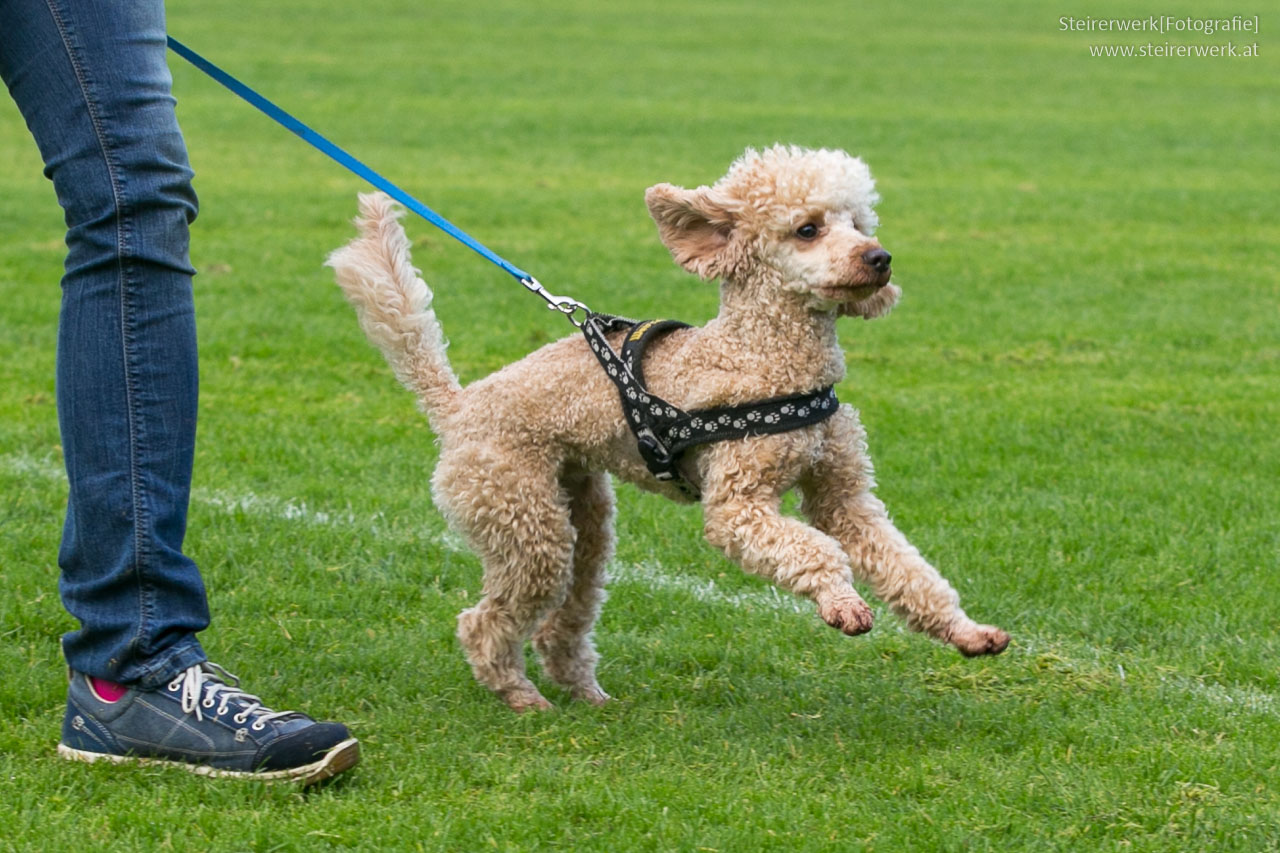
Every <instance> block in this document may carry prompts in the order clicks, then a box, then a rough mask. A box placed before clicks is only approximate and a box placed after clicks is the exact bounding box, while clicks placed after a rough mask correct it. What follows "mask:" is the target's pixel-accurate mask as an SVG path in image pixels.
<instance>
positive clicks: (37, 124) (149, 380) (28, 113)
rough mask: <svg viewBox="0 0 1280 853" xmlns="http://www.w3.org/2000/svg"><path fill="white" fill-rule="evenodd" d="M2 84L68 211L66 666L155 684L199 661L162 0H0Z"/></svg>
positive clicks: (183, 287)
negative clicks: (186, 547) (69, 625)
mask: <svg viewBox="0 0 1280 853" xmlns="http://www.w3.org/2000/svg"><path fill="white" fill-rule="evenodd" d="M0 76H3V78H4V82H5V84H6V85H7V86H8V87H9V91H10V93H11V94H12V95H13V98H14V100H15V101H17V103H18V107H19V108H20V110H21V111H22V114H23V117H24V118H25V119H26V122H27V126H28V127H29V128H30V130H31V133H32V135H33V136H34V137H35V140H36V143H37V145H39V148H40V154H41V156H42V157H43V159H44V163H45V175H46V176H47V177H49V178H50V179H52V181H53V186H54V190H55V191H56V193H57V196H58V202H59V203H60V204H61V205H62V207H63V210H64V211H65V213H66V223H67V238H66V239H67V249H68V254H67V260H66V267H65V275H64V276H63V278H62V310H61V315H60V319H59V325H58V361H57V400H58V423H59V427H60V428H61V432H62V447H63V453H64V456H65V459H66V467H67V477H68V480H69V483H70V496H69V499H68V503H67V517H66V525H65V528H64V530H63V539H62V547H61V549H60V550H59V554H58V564H59V566H60V567H61V569H62V571H61V577H60V581H59V589H60V591H61V594H62V600H63V603H64V605H65V606H66V608H67V610H68V611H69V612H70V613H71V614H72V615H73V616H74V617H75V618H76V619H77V620H78V621H79V623H80V629H79V630H77V631H73V632H71V633H69V634H67V635H66V636H65V637H64V638H63V647H64V650H65V653H66V656H67V661H68V663H69V664H70V665H71V667H72V668H73V669H75V670H78V671H80V672H84V673H86V674H88V675H94V676H97V677H99V678H105V679H109V680H112V681H118V682H122V683H127V684H134V685H138V686H141V687H144V688H150V687H155V686H158V685H159V684H161V683H163V682H165V681H167V680H169V679H170V678H171V677H172V676H173V675H174V674H175V673H177V672H178V671H180V670H182V669H185V668H186V667H188V666H191V665H193V664H196V663H200V662H201V661H203V660H205V655H204V651H203V650H202V649H201V648H200V644H199V642H198V641H197V640H196V638H195V633H196V632H197V631H200V630H202V629H204V628H205V627H207V626H208V624H209V612H208V605H207V602H206V599H205V590H204V584H203V582H202V581H201V579H200V573H199V571H198V570H197V569H196V566H195V564H194V563H192V561H191V560H189V559H188V558H187V557H186V556H184V554H183V552H182V540H183V536H184V535H185V533H186V521H187V501H188V496H189V492H190V486H191V467H192V461H193V448H194V444H195V430H196V394H197V390H196V389H197V379H196V337H195V315H194V307H193V301H192V293H191V277H192V276H193V275H194V274H195V271H194V270H193V269H192V268H191V263H190V260H189V257H188V252H187V246H188V225H189V224H190V222H191V221H192V220H193V219H194V218H195V215H196V197H195V193H194V192H193V190H192V188H191V168H190V166H189V165H188V162H187V152H186V146H185V145H184V143H183V140H182V134H181V132H180V131H179V129H178V123H177V119H176V117H175V114H174V100H173V97H172V95H171V94H170V84H171V78H170V76H169V69H168V66H167V65H166V44H165V21H164V4H163V0H0Z"/></svg>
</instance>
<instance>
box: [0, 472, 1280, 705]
mask: <svg viewBox="0 0 1280 853" xmlns="http://www.w3.org/2000/svg"><path fill="white" fill-rule="evenodd" d="M0 469H4V470H6V471H8V472H10V473H12V474H18V475H25V476H34V477H38V478H40V479H42V480H62V479H64V478H65V473H64V472H63V469H62V466H61V465H60V464H59V463H58V462H56V461H54V460H53V459H50V458H47V457H46V458H43V459H42V458H38V457H35V456H31V455H27V454H17V453H10V454H2V455H0ZM191 497H192V500H194V501H195V502H197V503H200V504H204V505H206V506H208V507H211V508H213V509H218V510H222V511H224V512H227V513H232V514H234V513H243V514H245V515H249V516H259V517H262V518H271V519H278V520H284V521H289V522H296V523H301V524H305V525H308V526H315V527H330V528H332V527H358V528H362V529H365V530H369V531H372V532H373V533H375V534H378V535H381V532H380V531H381V530H382V529H385V517H384V516H383V515H382V514H381V513H375V514H373V515H369V516H365V517H360V516H357V515H356V514H355V513H354V512H352V511H351V510H347V511H345V512H332V511H324V510H315V509H312V508H310V507H308V506H307V504H306V503H304V502H301V501H294V500H289V499H283V498H277V497H273V496H270V495H258V494H254V493H252V492H243V493H239V494H236V493H233V492H229V491H225V490H209V489H200V488H195V489H192V493H191ZM435 540H436V542H437V544H438V545H439V546H440V547H442V548H444V549H445V550H447V551H451V552H454V553H462V554H465V553H470V551H469V550H468V548H467V546H466V543H464V542H463V541H462V537H460V536H458V535H457V534H456V533H454V532H453V531H451V530H445V531H443V532H442V533H439V534H437V535H436V536H435ZM609 577H610V580H611V581H613V582H616V583H622V584H625V585H627V586H632V587H640V588H643V589H646V590H653V589H659V590H663V591H664V592H669V593H673V594H675V595H681V596H687V597H689V598H692V599H694V600H695V601H699V602H703V603H708V604H715V605H723V606H725V607H731V608H739V609H761V610H772V611H775V612H781V613H793V614H803V615H805V616H808V617H811V618H813V605H812V604H810V603H809V602H807V601H802V600H801V599H798V598H796V597H795V596H792V595H790V594H788V593H785V592H782V591H781V590H779V589H778V588H777V587H774V586H766V587H763V588H762V589H761V590H760V591H754V590H753V591H747V592H731V591H727V590H724V589H721V588H720V587H719V586H718V585H717V584H716V583H715V582H714V581H712V580H708V579H703V578H692V577H688V576H687V575H681V574H677V573H674V572H671V571H669V570H668V569H666V568H665V567H664V566H662V564H661V563H659V562H657V561H652V560H646V561H644V562H641V563H635V564H621V563H615V564H614V565H612V566H610V567H609ZM876 615H877V617H879V616H881V615H882V612H881V611H880V610H879V609H878V610H877V614H876ZM886 623H888V626H890V627H891V629H892V630H896V631H898V632H903V633H905V632H906V630H907V629H906V627H905V626H904V625H903V624H902V622H901V620H898V619H891V620H887V619H879V618H878V619H877V624H876V630H877V631H882V630H884V627H885V626H886ZM1083 649H1087V650H1088V651H1086V653H1085V655H1083V656H1082V655H1080V654H1077V653H1074V652H1072V651H1070V650H1069V649H1067V648H1066V647H1065V646H1064V645H1063V644H1062V643H1061V642H1060V641H1056V640H1054V639H1052V638H1048V637H1038V636H1034V635H1032V636H1026V635H1019V636H1018V637H1017V638H1016V641H1015V645H1014V647H1013V648H1012V649H1011V650H1010V652H1011V653H1015V654H1017V653H1021V654H1023V655H1027V656H1033V657H1039V656H1042V655H1048V656H1052V657H1053V658H1056V659H1057V660H1060V661H1062V662H1064V663H1067V664H1073V665H1078V666H1093V667H1102V666H1104V665H1109V664H1106V663H1105V661H1104V659H1105V658H1106V657H1108V655H1107V654H1106V653H1105V652H1104V651H1103V650H1102V649H1099V648H1095V647H1090V646H1084V647H1083ZM1086 658H1092V659H1091V660H1087V659H1086ZM1116 669H1117V671H1118V676H1119V679H1120V681H1121V682H1123V681H1124V680H1125V678H1126V673H1125V670H1124V667H1123V665H1121V664H1116ZM1159 681H1160V683H1161V684H1165V685H1167V686H1169V687H1170V688H1172V689H1174V690H1177V691H1180V692H1182V693H1183V694H1185V695H1187V696H1192V697H1195V698H1196V699H1199V700H1201V701H1203V702H1204V703H1205V704H1207V705H1212V706H1214V707H1216V708H1219V709H1223V710H1225V711H1229V712H1235V713H1239V712H1246V713H1254V714H1261V715H1266V716H1280V697H1277V696H1276V695H1274V694H1272V693H1267V692H1266V691H1264V690H1260V689H1258V688H1256V687H1253V686H1250V685H1229V686H1228V685H1220V684H1206V683H1205V682H1204V681H1201V680H1200V679H1197V678H1192V677H1189V676H1174V677H1161V678H1160V679H1159Z"/></svg>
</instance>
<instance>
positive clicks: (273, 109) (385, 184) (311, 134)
mask: <svg viewBox="0 0 1280 853" xmlns="http://www.w3.org/2000/svg"><path fill="white" fill-rule="evenodd" d="M169 47H170V48H171V49H172V50H173V52H174V53H176V54H178V55H179V56H181V57H182V58H183V59H185V60H187V61H188V62H190V63H191V64H192V65H194V66H195V67H196V68H199V69H200V70H201V71H203V72H204V73H205V74H208V75H209V76H210V77H212V78H213V79H214V80H217V81H218V82H219V83H221V84H222V85H223V86H226V87H227V88H228V89H230V90H231V91H232V92H234V93H235V94H237V95H239V96H240V97H241V98H243V99H244V100H246V101H248V102H249V103H250V104H252V105H253V106H255V107H257V108H258V109H259V110H261V111H262V112H263V113H265V114H266V115H267V117H268V118H270V119H272V120H273V121H275V122H276V123H277V124H279V125H281V126H282V127H284V128H285V129H287V130H290V131H292V132H293V133H295V134H297V135H298V136H300V137H301V138H302V139H303V141H305V142H307V143H308V144H310V145H311V146H312V147H314V148H316V149H317V150H318V151H320V152H321V153H323V154H325V155H327V156H328V157H330V158H331V159H332V160H334V161H335V162H337V163H338V165H340V166H342V167H343V168H345V169H347V170H348V171H350V172H352V173H354V174H356V175H358V176H359V177H361V178H364V179H365V180H366V181H368V182H369V183H370V184H373V186H375V187H377V188H378V189H380V190H382V191H383V192H385V193H386V194H387V195H389V196H391V197H392V198H394V199H395V200H396V201H398V202H400V203H401V204H403V205H404V206H405V207H407V208H408V209H409V210H412V211H413V212H414V213H416V214H418V215H419V216H421V217H422V218H423V219H425V220H427V221H428V222H430V223H431V224H432V225H434V226H435V227H437V228H439V229H440V230H441V231H443V232H444V233H446V234H448V235H449V236H450V237H452V238H453V239H455V240H457V241H458V242H459V243H461V244H462V245H464V246H466V247H467V248H468V249H471V250H472V251H474V252H475V253H476V254H478V255H480V257H482V258H484V259H485V260H487V261H489V262H490V263H492V264H496V265H497V266H499V267H501V268H502V269H503V270H505V271H506V272H507V273H509V274H510V275H512V276H514V277H515V278H516V280H517V281H519V282H520V283H521V284H523V285H524V286H525V287H526V288H528V289H529V290H531V291H533V292H534V293H536V294H537V295H538V296H541V297H542V298H543V299H545V300H546V301H547V305H548V307H550V308H552V309H554V310H556V311H559V312H561V313H562V314H564V315H565V316H567V317H568V318H569V321H570V322H571V323H573V324H574V325H575V326H580V325H581V324H580V323H579V322H578V320H577V319H575V317H574V314H575V313H576V312H577V311H578V310H582V311H584V312H586V313H590V309H588V308H587V306H585V305H583V304H582V303H581V302H577V301H575V300H573V299H569V298H568V297H564V296H554V295H552V294H550V293H548V292H547V291H546V289H545V288H544V287H543V286H542V285H541V284H539V283H538V280H537V279H536V278H534V277H533V276H531V275H529V273H527V272H525V271H524V270H522V269H520V268H519V267H518V266H516V265H515V264H513V263H511V262H510V261H508V260H506V259H505V258H503V257H502V256H501V255H499V254H497V253H496V252H494V251H492V250H491V249H489V248H488V247H487V246H485V245H484V244H483V243H481V242H480V241H479V240H476V239H475V238H474V237H472V236H471V235H470V234H468V233H467V232H465V231H463V230H462V229H461V228H459V227H458V226H456V225H454V224H453V223H452V222H450V221H449V220H447V219H445V218H444V217H443V216H441V215H440V214H438V213H436V212H435V211H434V210H432V209H431V208H429V207H427V206H426V205H425V204H423V203H422V202H420V201H418V200H417V199H416V198H414V197H413V196H411V195H409V194H408V193H407V192H405V191H404V190H402V189H400V188H399V187H398V186H396V185H395V184H393V183H392V182H391V181H389V180H387V179H386V178H384V177H383V176H382V175H380V174H378V173H377V172H375V171H374V170H373V169H370V168H369V167H368V166H366V165H365V164H364V163H361V162H360V161H359V160H357V159H356V158H355V157H353V156H351V155H350V154H348V153H347V152H346V151H344V150H343V149H341V148H339V147H338V146H337V145H335V144H333V143H332V142H330V141H329V140H328V139H326V138H325V137H323V136H321V135H320V134H319V133H316V132H315V131H314V130H312V129H311V128H309V127H307V126H306V125H305V124H303V123H302V122H300V121H298V119H296V118H294V117H293V116H291V115H290V114H289V113H287V112H285V111H284V110H282V109H280V107H278V106H276V105H275V104H273V103H272V102H271V101H269V100H267V99H266V98H264V97H263V96H262V95H260V94H258V93H257V92H255V91H254V90H253V89H251V88H249V87H248V86H246V85H245V84H244V83H241V82H240V81H239V80H237V79H236V78H235V77H232V76H231V75H230V74H228V73H227V72H225V71H223V70H222V69H221V68H219V67H218V66H216V65H214V64H213V63H212V62H210V61H209V60H207V59H205V58H204V57H203V56H201V55H200V54H198V53H196V52H195V51H194V50H192V49H191V48H189V47H187V46H186V45H185V44H183V43H182V42H180V41H178V40H177V39H175V38H174V37H173V36H169Z"/></svg>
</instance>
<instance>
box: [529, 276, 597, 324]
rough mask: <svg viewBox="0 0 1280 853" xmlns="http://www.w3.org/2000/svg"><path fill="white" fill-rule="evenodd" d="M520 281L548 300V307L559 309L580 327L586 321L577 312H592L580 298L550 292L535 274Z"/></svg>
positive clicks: (554, 309)
mask: <svg viewBox="0 0 1280 853" xmlns="http://www.w3.org/2000/svg"><path fill="white" fill-rule="evenodd" d="M520 283H521V284H523V285H524V286H525V287H526V288H527V289H528V290H531V291H532V292H534V293H536V294H537V295H538V296H541V297H542V298H543V300H545V301H546V303H547V307H548V308H550V309H551V310H553V311H559V312H560V313H561V314H563V315H565V317H567V318H568V320H569V322H570V323H572V324H573V325H574V326H576V327H577V328H579V329H581V328H582V323H583V322H585V318H584V319H583V320H579V319H578V318H577V317H575V316H574V315H575V314H577V313H578V312H579V311H581V312H582V313H583V314H590V313H591V309H590V308H588V307H587V306H585V305H583V304H582V303H581V302H579V301H578V300H576V299H571V298H569V297H568V296H556V295H555V294H554V293H551V292H549V291H548V290H547V289H546V288H545V287H543V286H542V283H541V282H540V281H538V280H537V279H536V278H534V277H533V276H529V277H528V278H522V279H520Z"/></svg>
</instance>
